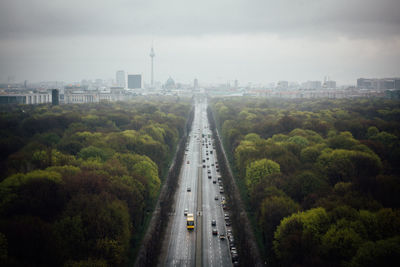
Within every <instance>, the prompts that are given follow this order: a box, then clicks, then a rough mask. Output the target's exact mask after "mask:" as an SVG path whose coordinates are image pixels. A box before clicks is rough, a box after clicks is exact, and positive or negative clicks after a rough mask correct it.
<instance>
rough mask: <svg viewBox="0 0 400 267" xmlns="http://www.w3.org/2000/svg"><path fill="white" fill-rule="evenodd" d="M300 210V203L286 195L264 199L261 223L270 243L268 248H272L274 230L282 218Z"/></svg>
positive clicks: (266, 240) (266, 239) (265, 236)
mask: <svg viewBox="0 0 400 267" xmlns="http://www.w3.org/2000/svg"><path fill="white" fill-rule="evenodd" d="M298 210H299V205H298V204H297V203H295V202H294V201H293V200H292V199H291V198H290V197H288V196H286V195H284V196H270V197H267V198H265V199H264V200H263V201H262V204H261V208H260V213H261V214H260V217H259V224H260V226H261V229H262V231H263V236H264V239H265V240H264V242H266V243H267V244H269V246H268V249H271V248H272V240H273V236H274V232H275V230H276V227H277V226H278V225H279V223H280V222H281V220H282V219H283V218H284V217H286V216H288V215H291V214H292V213H294V212H297V211H298Z"/></svg>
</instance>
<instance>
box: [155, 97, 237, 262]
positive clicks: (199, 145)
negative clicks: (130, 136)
mask: <svg viewBox="0 0 400 267" xmlns="http://www.w3.org/2000/svg"><path fill="white" fill-rule="evenodd" d="M194 114H195V115H194V120H193V125H192V130H191V133H190V134H189V139H188V142H187V144H186V151H185V157H184V162H183V166H182V169H181V174H180V177H179V182H178V188H177V193H176V196H175V203H174V207H173V213H172V214H171V216H172V218H171V220H170V227H169V229H170V232H169V233H167V235H168V237H167V238H168V239H169V240H168V242H167V243H168V249H167V255H166V257H165V262H164V264H162V265H166V266H232V260H231V253H230V250H229V245H228V240H227V239H226V234H227V230H228V229H230V227H229V226H227V225H226V224H228V225H229V220H230V218H228V217H226V216H225V213H227V212H226V211H224V210H223V209H222V204H221V202H222V201H223V199H224V192H223V187H222V186H223V185H222V184H220V183H221V182H220V181H218V177H219V171H218V162H217V159H216V153H215V149H214V147H213V146H214V144H213V140H212V138H211V136H212V134H211V131H210V129H209V123H208V119H207V102H206V99H205V98H203V99H196V100H195V113H194ZM185 209H187V213H189V214H190V213H192V214H193V215H194V217H195V227H194V229H193V230H189V229H187V222H186V219H187V216H186V215H185ZM226 215H228V214H226ZM228 216H229V215H228ZM224 237H225V238H224Z"/></svg>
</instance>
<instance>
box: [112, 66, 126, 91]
mask: <svg viewBox="0 0 400 267" xmlns="http://www.w3.org/2000/svg"><path fill="white" fill-rule="evenodd" d="M115 81H116V83H117V86H118V87H124V88H125V86H126V82H125V71H123V70H119V71H117V73H116V75H115Z"/></svg>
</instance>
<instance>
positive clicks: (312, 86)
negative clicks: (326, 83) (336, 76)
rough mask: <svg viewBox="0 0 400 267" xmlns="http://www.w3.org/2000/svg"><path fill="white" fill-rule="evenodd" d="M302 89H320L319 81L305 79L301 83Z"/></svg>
mask: <svg viewBox="0 0 400 267" xmlns="http://www.w3.org/2000/svg"><path fill="white" fill-rule="evenodd" d="M303 87H304V89H314V90H315V89H321V88H322V83H321V81H307V82H305V83H304V84H303Z"/></svg>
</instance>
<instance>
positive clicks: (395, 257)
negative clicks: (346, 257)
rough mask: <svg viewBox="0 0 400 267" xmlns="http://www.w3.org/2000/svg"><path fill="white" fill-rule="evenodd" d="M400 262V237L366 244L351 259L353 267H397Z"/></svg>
mask: <svg viewBox="0 0 400 267" xmlns="http://www.w3.org/2000/svg"><path fill="white" fill-rule="evenodd" d="M399 262H400V236H395V237H392V238H388V239H383V240H379V241H377V242H372V241H369V242H365V243H364V244H362V245H361V246H360V248H359V249H358V250H357V253H356V254H355V256H354V257H353V258H352V259H351V263H350V266H351V267H374V266H388V267H392V266H393V267H395V266H397V265H398V263H399Z"/></svg>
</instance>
